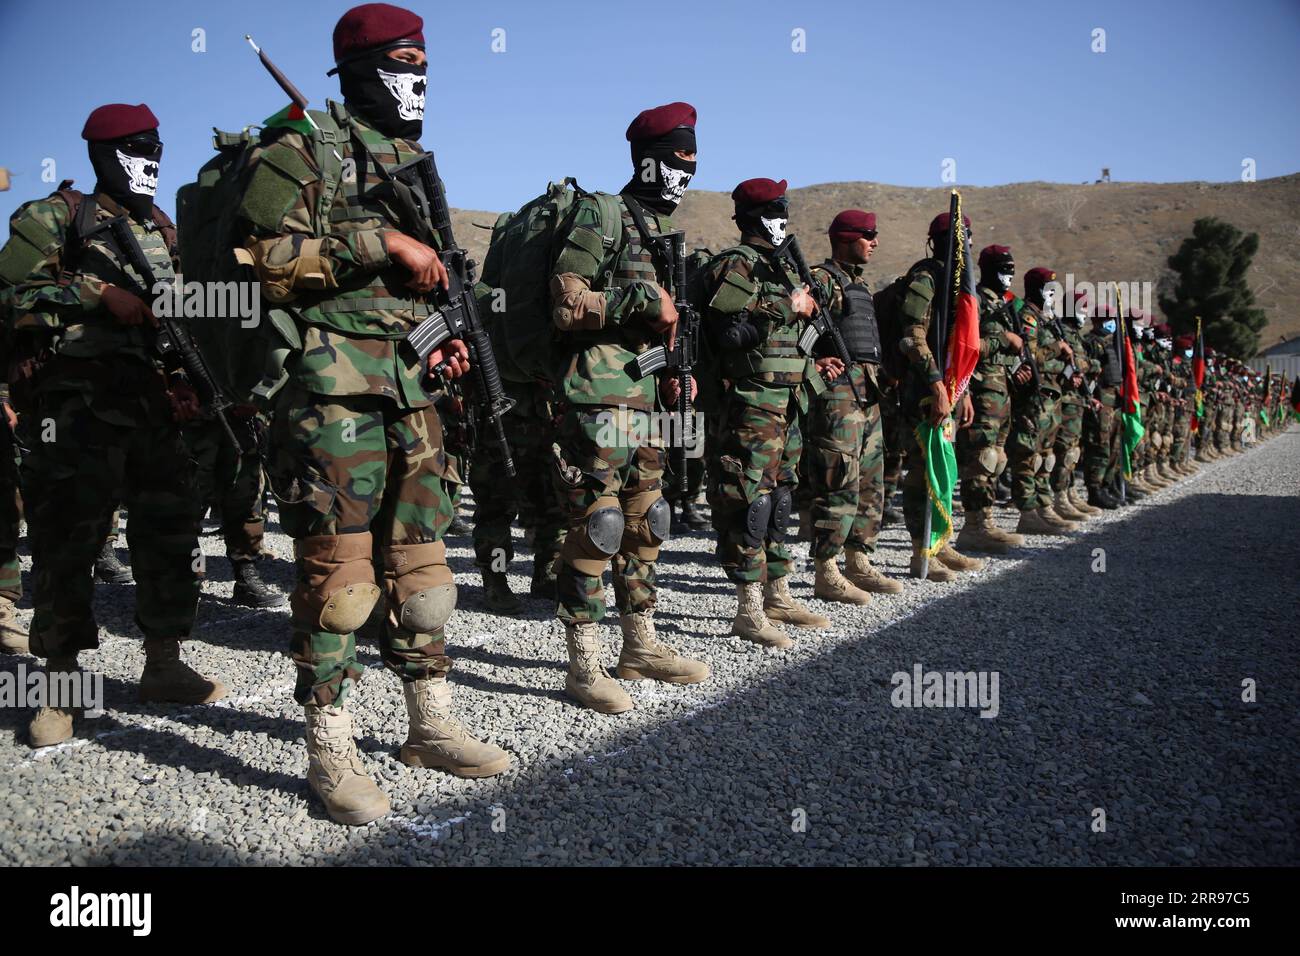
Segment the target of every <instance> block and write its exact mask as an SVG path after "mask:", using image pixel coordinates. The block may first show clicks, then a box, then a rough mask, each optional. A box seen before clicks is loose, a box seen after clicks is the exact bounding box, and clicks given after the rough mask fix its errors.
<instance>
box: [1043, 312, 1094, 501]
mask: <svg viewBox="0 0 1300 956" xmlns="http://www.w3.org/2000/svg"><path fill="white" fill-rule="evenodd" d="M1084 299H1085V297H1084V296H1082V295H1081V294H1076V296H1075V301H1074V302H1073V303H1071V304H1070V306H1069V307H1068V308H1067V309H1066V314H1065V316H1064V317H1063V318H1061V319H1059V320H1055V321H1054V322H1053V330H1054V331H1056V332H1058V333H1059V334H1060V336H1061V338H1063V339H1064V340H1065V342H1066V343H1067V344H1068V345H1069V346H1070V351H1071V354H1072V355H1073V356H1074V358H1073V360H1072V362H1071V364H1072V365H1073V372H1074V374H1073V375H1070V376H1062V380H1061V404H1060V406H1059V407H1060V412H1061V427H1060V428H1059V429H1057V432H1056V441H1055V442H1054V443H1053V445H1052V456H1053V457H1054V458H1055V459H1056V462H1055V464H1054V465H1053V467H1052V473H1051V476H1050V479H1049V487H1050V488H1051V491H1052V510H1053V511H1054V512H1055V513H1056V514H1058V515H1059V516H1061V517H1062V518H1064V519H1065V520H1067V521H1084V520H1086V519H1088V518H1090V517H1091V516H1092V515H1094V514H1100V513H1101V509H1100V508H1096V507H1094V506H1093V505H1090V504H1088V503H1087V502H1086V501H1084V500H1082V499H1081V498H1079V497H1077V496H1076V495H1075V491H1074V470H1075V466H1076V465H1078V463H1079V460H1080V459H1081V458H1082V457H1083V412H1084V409H1085V408H1086V407H1087V406H1088V403H1089V402H1090V400H1091V396H1090V394H1089V391H1088V382H1089V381H1090V380H1091V379H1092V377H1093V376H1095V374H1096V372H1097V371H1099V370H1100V366H1099V365H1098V366H1095V367H1094V365H1093V363H1092V360H1091V359H1089V357H1088V353H1087V349H1086V348H1085V347H1084V344H1083V334H1082V328H1083V322H1084V319H1085V318H1086V315H1085V312H1086V309H1087V305H1086V303H1084V304H1083V305H1081V304H1080V303H1081V302H1083V301H1084Z"/></svg>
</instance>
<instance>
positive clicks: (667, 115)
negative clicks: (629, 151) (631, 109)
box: [626, 103, 695, 143]
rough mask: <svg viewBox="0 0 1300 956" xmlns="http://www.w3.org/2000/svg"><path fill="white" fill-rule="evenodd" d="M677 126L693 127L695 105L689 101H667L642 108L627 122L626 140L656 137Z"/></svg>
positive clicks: (641, 140) (642, 139)
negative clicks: (652, 107)
mask: <svg viewBox="0 0 1300 956" xmlns="http://www.w3.org/2000/svg"><path fill="white" fill-rule="evenodd" d="M679 126H689V127H690V128H691V129H695V107H694V106H692V105H691V104H690V103H667V104H665V105H663V106H656V107H655V108H654V109H650V110H642V111H641V112H640V113H638V114H637V116H636V119H634V120H633V121H632V122H631V123H629V124H628V127H627V134H626V135H627V141H628V142H629V143H639V142H644V141H645V140H648V139H658V138H659V137H660V136H662V135H664V133H667V132H669V131H671V130H675V129H677V127H679Z"/></svg>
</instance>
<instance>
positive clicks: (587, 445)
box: [550, 103, 709, 714]
mask: <svg viewBox="0 0 1300 956" xmlns="http://www.w3.org/2000/svg"><path fill="white" fill-rule="evenodd" d="M626 136H627V140H628V142H629V143H631V150H632V163H633V167H634V169H635V173H634V174H633V177H632V180H631V181H630V182H629V183H628V184H627V185H626V186H625V187H624V188H623V190H622V191H621V192H620V193H619V195H618V196H616V197H611V196H608V195H606V194H591V195H588V196H586V197H584V198H582V199H581V200H579V201H578V203H577V205H576V207H575V209H574V211H573V213H572V218H571V219H569V220H568V222H567V224H566V229H565V231H564V234H563V236H562V237H557V241H558V247H559V252H558V256H557V258H556V261H555V264H554V266H553V268H552V270H551V278H550V292H551V318H552V321H553V322H554V324H555V327H556V328H557V329H558V330H559V332H560V336H561V338H562V341H563V347H564V355H565V359H564V364H563V368H562V369H561V370H560V374H559V375H558V380H559V382H560V390H561V393H562V395H563V397H564V400H565V403H566V405H567V411H566V412H565V415H564V420H563V422H562V423H561V425H560V431H559V435H558V436H557V437H556V441H555V451H556V456H555V463H554V471H555V481H556V488H557V492H558V494H559V497H560V499H561V501H562V502H563V504H564V506H565V508H566V511H567V515H566V516H567V524H568V530H567V532H566V534H565V538H564V546H563V548H562V549H561V552H560V567H559V571H558V575H557V580H556V592H557V597H558V598H559V608H558V615H559V618H560V620H561V621H563V622H564V628H565V639H566V642H567V645H568V652H569V673H568V676H567V677H566V679H565V685H564V686H565V692H566V693H567V694H568V695H569V696H570V697H572V698H573V699H575V700H577V701H578V702H580V703H582V704H584V705H585V706H587V707H590V708H591V709H593V710H596V711H600V712H601V713H608V714H616V713H622V712H623V711H626V710H630V709H631V708H632V706H633V704H632V698H631V697H629V696H628V694H627V692H626V691H625V690H623V688H622V687H620V686H619V684H618V682H617V681H615V680H613V679H611V678H610V676H609V673H608V672H607V671H606V669H605V666H604V664H603V663H602V660H601V657H602V653H603V648H602V646H601V639H600V631H599V627H598V625H599V622H600V621H601V619H602V618H603V617H604V614H605V583H604V573H605V568H606V566H607V565H609V564H610V563H611V559H612V563H613V576H614V593H615V596H616V598H617V602H618V610H619V615H620V618H619V623H620V625H621V626H622V630H623V649H622V653H621V654H620V655H619V659H618V668H617V674H618V676H619V677H620V678H622V679H623V680H640V679H644V678H649V679H653V680H661V681H666V682H668V683H674V684H693V683H697V682H699V681H703V680H705V679H707V678H708V676H709V668H708V666H707V665H705V664H703V663H702V662H700V661H694V660H690V659H689V658H685V657H682V656H680V655H679V654H677V653H676V651H674V650H673V649H672V648H671V647H669V646H668V645H667V644H664V643H663V642H662V641H660V640H659V639H658V636H657V635H656V633H655V627H654V616H653V615H654V609H655V602H656V589H655V562H656V561H657V560H658V557H659V546H660V545H661V544H662V543H663V542H664V541H665V540H667V538H668V536H669V528H670V526H671V516H670V511H671V508H670V506H669V504H668V502H667V501H665V500H664V497H663V492H662V485H663V475H664V457H665V450H664V443H663V441H662V439H661V438H658V437H656V436H655V433H654V431H653V430H652V429H651V427H650V415H651V414H652V413H653V412H654V411H655V409H656V399H658V400H660V401H662V403H663V407H665V408H671V407H673V403H674V402H675V401H676V399H677V396H678V392H677V391H676V387H677V383H676V380H675V379H672V378H665V379H664V381H663V384H662V386H661V387H660V388H658V389H656V387H655V386H656V383H655V379H654V377H653V376H649V375H647V376H643V377H640V378H637V377H634V376H635V371H634V370H633V369H634V366H633V365H632V364H631V363H632V360H633V359H634V358H635V357H636V355H637V354H639V353H640V352H643V351H645V350H646V349H647V348H649V347H650V346H651V345H654V344H656V343H658V342H659V341H661V339H662V337H663V336H665V335H670V334H671V333H672V331H673V328H674V326H675V325H676V323H677V310H676V308H675V307H674V305H673V300H672V296H670V295H669V294H668V292H667V290H666V289H665V288H664V285H663V283H664V282H665V281H670V280H669V277H668V275H667V270H668V263H667V262H666V261H665V260H664V258H663V256H662V255H660V254H658V253H657V251H656V250H657V249H658V248H660V247H659V246H658V244H657V243H655V242H654V241H653V237H654V236H657V235H663V234H665V233H668V232H671V231H672V222H671V220H670V219H669V216H670V215H671V214H672V212H673V211H674V210H675V209H676V208H677V204H678V203H679V202H680V201H681V198H682V194H683V193H684V192H685V189H686V185H687V183H688V182H689V181H690V178H691V175H692V174H693V173H694V172H695V108H694V107H692V106H691V105H690V104H688V103H670V104H667V105H665V106H660V107H657V108H655V109H650V110H645V111H643V112H642V113H641V114H640V115H639V116H637V118H636V119H634V120H633V121H632V123H631V125H629V126H628V129H627V133H626ZM611 200H613V202H614V203H616V208H617V209H618V212H619V218H618V220H616V221H609V218H607V217H612V212H610V213H606V212H602V209H609V207H610V201H611ZM645 436H651V437H650V438H649V439H648V440H647V438H646V437H645Z"/></svg>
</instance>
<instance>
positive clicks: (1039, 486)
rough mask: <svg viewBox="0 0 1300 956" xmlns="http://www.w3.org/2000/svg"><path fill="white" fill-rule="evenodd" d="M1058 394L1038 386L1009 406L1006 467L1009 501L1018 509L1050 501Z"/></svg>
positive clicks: (1046, 503)
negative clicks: (1033, 392)
mask: <svg viewBox="0 0 1300 956" xmlns="http://www.w3.org/2000/svg"><path fill="white" fill-rule="evenodd" d="M1060 400H1061V399H1060V396H1059V395H1058V394H1056V393H1054V392H1051V391H1047V390H1045V389H1041V388H1040V389H1039V391H1038V394H1037V395H1036V396H1026V398H1025V399H1024V400H1023V401H1021V400H1019V399H1017V401H1016V402H1015V403H1014V404H1013V405H1012V414H1011V436H1010V437H1009V438H1008V439H1007V467H1008V468H1009V469H1010V470H1011V500H1012V502H1013V503H1014V504H1015V506H1016V508H1017V509H1019V510H1020V511H1034V510H1036V509H1038V508H1042V507H1045V506H1046V505H1048V504H1050V503H1051V500H1052V493H1051V484H1050V481H1049V479H1050V476H1051V472H1052V467H1053V466H1054V464H1055V462H1054V461H1053V460H1052V457H1051V456H1052V446H1053V445H1054V444H1055V442H1056V433H1057V431H1058V430H1059V429H1060V427H1061V415H1060V410H1059V408H1058V406H1059V404H1060Z"/></svg>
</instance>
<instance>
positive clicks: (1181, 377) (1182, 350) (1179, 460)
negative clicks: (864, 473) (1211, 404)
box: [1170, 335, 1197, 475]
mask: <svg viewBox="0 0 1300 956" xmlns="http://www.w3.org/2000/svg"><path fill="white" fill-rule="evenodd" d="M1193 344H1194V343H1193V340H1192V336H1191V335H1180V336H1179V337H1178V338H1177V339H1175V340H1174V358H1173V375H1174V381H1175V382H1176V383H1178V384H1177V385H1176V391H1175V394H1174V430H1173V439H1174V440H1173V448H1172V449H1171V452H1170V460H1171V467H1172V468H1173V469H1174V470H1175V471H1177V472H1178V473H1180V474H1183V475H1193V474H1195V473H1196V471H1197V468H1196V465H1195V464H1193V462H1192V459H1191V455H1190V451H1191V441H1192V432H1191V428H1192V417H1193V415H1194V414H1195V411H1196V380H1195V378H1194V377H1193V372H1192V354H1193Z"/></svg>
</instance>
